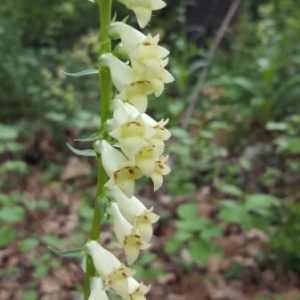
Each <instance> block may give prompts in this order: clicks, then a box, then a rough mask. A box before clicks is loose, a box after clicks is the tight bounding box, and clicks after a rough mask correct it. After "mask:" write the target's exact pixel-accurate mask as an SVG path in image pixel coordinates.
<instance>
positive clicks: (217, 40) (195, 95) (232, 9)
mask: <svg viewBox="0 0 300 300" xmlns="http://www.w3.org/2000/svg"><path fill="white" fill-rule="evenodd" d="M240 3H241V0H234V1H233V2H232V4H231V6H230V8H229V10H228V12H227V14H226V16H225V18H224V20H223V22H222V24H221V26H220V28H219V30H218V32H217V35H216V37H215V39H214V41H213V43H212V45H211V47H210V49H209V52H208V55H207V57H206V61H205V66H204V68H203V69H202V70H201V72H200V74H199V77H198V80H197V83H196V85H195V88H194V90H193V93H192V95H191V98H190V101H189V106H188V108H187V109H186V111H185V114H184V117H183V121H182V125H181V128H183V129H187V128H188V125H189V120H190V118H191V116H192V114H193V111H194V109H195V105H196V103H197V100H198V97H199V94H200V92H201V90H202V87H203V83H204V81H205V79H206V75H207V73H208V70H209V67H210V64H211V61H212V59H213V57H214V56H215V53H216V51H217V49H218V47H219V44H220V42H221V40H222V38H223V36H224V34H225V32H226V31H227V29H228V26H229V23H230V21H231V19H232V18H233V16H234V14H235V12H236V10H237V8H238V7H239V5H240Z"/></svg>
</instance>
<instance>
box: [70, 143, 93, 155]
mask: <svg viewBox="0 0 300 300" xmlns="http://www.w3.org/2000/svg"><path fill="white" fill-rule="evenodd" d="M67 146H68V147H69V149H70V150H71V151H72V152H73V153H75V154H77V155H81V156H96V152H95V150H93V149H84V150H79V149H75V148H73V147H72V146H71V145H69V144H67Z"/></svg>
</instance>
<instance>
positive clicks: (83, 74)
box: [61, 1, 99, 77]
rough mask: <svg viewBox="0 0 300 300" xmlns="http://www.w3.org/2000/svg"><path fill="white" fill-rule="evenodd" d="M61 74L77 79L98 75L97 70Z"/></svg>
mask: <svg viewBox="0 0 300 300" xmlns="http://www.w3.org/2000/svg"><path fill="white" fill-rule="evenodd" d="M92 2H93V1H92ZM61 73H63V74H65V75H68V76H75V77H78V76H85V75H90V74H98V73H99V70H98V69H89V70H84V71H81V72H78V73H67V72H63V71H61Z"/></svg>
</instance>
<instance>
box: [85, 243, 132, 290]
mask: <svg viewBox="0 0 300 300" xmlns="http://www.w3.org/2000/svg"><path fill="white" fill-rule="evenodd" d="M85 247H86V249H87V254H89V255H90V256H91V257H92V259H93V263H94V266H95V269H96V271H97V272H98V274H99V275H100V276H101V278H102V279H103V280H104V289H109V288H112V289H114V290H115V291H116V292H117V293H118V294H120V295H121V296H123V295H127V294H128V282H127V279H128V278H129V277H132V276H133V275H134V273H135V271H133V270H131V269H128V268H126V267H125V266H124V265H123V264H121V262H120V261H119V260H118V259H117V258H116V257H115V256H114V255H113V254H112V253H110V252H109V251H107V250H106V249H104V248H103V247H102V246H101V245H100V244H99V243H97V242H96V241H89V242H87V243H86V245H85Z"/></svg>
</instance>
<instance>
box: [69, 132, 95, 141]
mask: <svg viewBox="0 0 300 300" xmlns="http://www.w3.org/2000/svg"><path fill="white" fill-rule="evenodd" d="M99 139H100V135H99V133H94V134H92V135H91V136H89V137H88V138H86V139H76V140H74V141H76V142H82V143H86V142H93V141H97V140H99Z"/></svg>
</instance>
